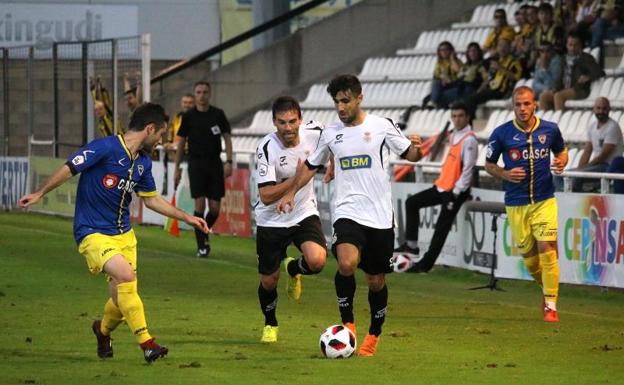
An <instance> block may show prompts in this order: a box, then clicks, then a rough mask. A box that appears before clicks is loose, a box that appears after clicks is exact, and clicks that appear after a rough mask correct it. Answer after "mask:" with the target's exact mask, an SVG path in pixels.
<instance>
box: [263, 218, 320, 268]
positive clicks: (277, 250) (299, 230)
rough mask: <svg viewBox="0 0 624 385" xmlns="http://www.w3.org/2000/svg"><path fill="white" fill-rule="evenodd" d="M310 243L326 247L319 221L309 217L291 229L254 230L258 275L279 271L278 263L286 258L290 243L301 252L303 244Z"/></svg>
mask: <svg viewBox="0 0 624 385" xmlns="http://www.w3.org/2000/svg"><path fill="white" fill-rule="evenodd" d="M307 241H312V242H314V243H318V244H319V245H321V246H323V247H325V248H326V247H327V244H326V243H325V236H324V235H323V228H322V227H321V220H320V219H319V217H318V216H317V215H311V216H309V217H307V218H305V219H303V220H302V221H301V222H299V223H298V224H296V225H295V226H291V227H264V226H258V227H257V229H256V254H257V255H258V273H260V274H263V275H270V274H273V273H275V272H276V271H277V270H279V266H280V263H281V262H282V260H283V259H284V258H286V249H287V248H288V246H289V245H290V244H291V243H294V244H295V246H297V248H298V249H299V251H301V245H302V244H303V243H304V242H307Z"/></svg>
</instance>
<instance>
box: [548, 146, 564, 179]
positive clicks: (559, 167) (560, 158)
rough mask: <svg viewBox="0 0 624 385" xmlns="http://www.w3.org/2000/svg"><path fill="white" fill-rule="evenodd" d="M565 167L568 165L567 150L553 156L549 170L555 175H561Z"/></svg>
mask: <svg viewBox="0 0 624 385" xmlns="http://www.w3.org/2000/svg"><path fill="white" fill-rule="evenodd" d="M567 165H568V151H567V150H563V151H561V152H560V153H558V154H555V157H554V159H553V163H552V167H551V170H552V171H553V172H554V173H555V174H556V175H561V173H562V172H563V169H564V168H565V166H567Z"/></svg>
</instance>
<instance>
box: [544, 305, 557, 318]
mask: <svg viewBox="0 0 624 385" xmlns="http://www.w3.org/2000/svg"><path fill="white" fill-rule="evenodd" d="M544 322H559V314H557V310H553V309H551V308H549V307H548V306H546V305H544Z"/></svg>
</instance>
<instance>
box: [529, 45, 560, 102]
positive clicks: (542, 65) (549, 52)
mask: <svg viewBox="0 0 624 385" xmlns="http://www.w3.org/2000/svg"><path fill="white" fill-rule="evenodd" d="M561 66H562V64H561V56H559V55H558V54H557V53H556V52H555V49H554V47H553V45H552V44H551V43H550V42H549V41H543V42H542V45H541V46H540V47H539V49H538V57H537V64H536V65H535V75H534V77H533V91H535V97H536V98H539V95H540V94H541V93H542V91H545V90H547V91H551V92H552V91H554V90H555V87H556V86H557V84H560V82H561Z"/></svg>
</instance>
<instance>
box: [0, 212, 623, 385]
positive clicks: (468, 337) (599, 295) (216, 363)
mask: <svg viewBox="0 0 624 385" xmlns="http://www.w3.org/2000/svg"><path fill="white" fill-rule="evenodd" d="M71 227H72V225H71V221H70V220H68V219H62V218H55V217H47V216H41V215H33V214H23V213H2V214H0V234H1V235H0V384H3V385H4V384H76V385H78V384H132V385H135V384H138V385H140V384H150V385H153V384H165V385H173V384H263V385H264V384H297V385H304V384H363V385H364V384H462V385H468V384H505V385H511V384H548V385H554V384H566V385H569V384H583V385H586V384H622V383H624V365H623V362H624V350H623V347H624V297H623V295H622V292H621V291H618V290H609V291H601V290H600V288H596V287H578V286H571V285H563V286H562V287H561V290H560V295H561V299H560V302H559V308H560V318H561V323H559V324H555V325H553V324H546V323H544V322H543V321H542V319H541V311H540V303H541V297H540V292H539V289H538V288H537V286H536V285H535V284H533V283H531V282H523V281H509V280H505V281H502V282H500V286H501V287H503V288H504V289H505V290H506V291H505V292H491V291H489V290H480V291H469V290H466V289H467V288H469V287H472V286H477V285H481V284H484V283H485V282H487V277H486V276H484V275H481V274H476V273H473V272H468V271H463V270H458V269H451V268H444V267H436V268H435V269H434V271H432V272H431V273H430V274H426V275H422V274H419V275H415V274H392V275H389V276H388V278H387V281H388V287H389V291H390V305H389V312H388V317H387V318H386V324H385V326H384V333H383V335H382V338H381V342H380V345H379V349H378V353H377V356H375V357H372V358H358V357H352V358H350V359H348V360H328V359H324V358H322V357H321V354H320V351H319V349H318V338H319V334H320V332H321V331H322V329H324V328H325V327H327V326H329V325H332V324H335V323H339V314H338V310H337V308H336V304H335V294H334V287H333V274H334V272H335V270H336V262H335V260H334V259H333V258H329V260H328V263H327V266H326V269H325V271H323V272H322V273H321V274H320V275H318V276H315V277H305V278H304V282H303V285H304V291H303V296H302V298H301V301H300V302H299V303H294V302H291V301H289V299H288V298H287V296H286V294H285V280H284V279H283V280H282V281H281V282H280V288H279V305H278V313H277V315H278V320H279V321H280V335H279V341H278V343H276V344H273V345H264V344H261V343H260V342H259V339H260V333H261V329H262V326H263V319H262V315H261V313H260V309H259V305H258V302H257V294H256V290H257V286H258V276H257V271H256V257H255V252H254V250H255V246H254V243H253V241H252V240H249V239H238V238H232V237H226V236H213V237H212V248H213V253H212V255H211V257H210V259H208V260H199V259H197V258H195V257H194V253H195V250H194V239H193V235H192V234H191V233H190V232H184V233H183V234H182V235H181V237H180V238H179V239H176V238H173V237H171V236H169V235H168V234H167V233H165V232H164V231H163V230H162V229H160V228H155V227H143V226H137V227H136V228H135V231H136V233H137V238H138V240H139V246H138V247H139V249H138V250H139V291H140V294H141V297H142V298H143V302H144V304H145V308H146V314H147V319H148V324H149V327H150V331H151V332H152V334H153V335H154V336H155V337H156V338H157V341H158V342H160V343H162V344H164V345H166V346H168V347H169V349H170V353H169V356H168V357H166V358H165V359H162V360H159V361H157V362H155V363H154V364H152V365H148V364H146V363H145V362H144V361H143V358H142V354H141V352H140V350H139V348H138V346H137V345H136V343H135V341H134V338H133V337H132V336H131V334H130V332H129V330H128V328H127V326H126V325H120V327H119V328H118V330H117V331H116V332H115V333H114V334H113V338H114V341H113V345H114V349H115V357H114V358H112V359H109V360H105V361H102V360H100V359H98V358H97V356H96V354H95V348H96V345H95V338H94V337H93V335H92V333H91V330H90V325H91V322H92V321H93V320H94V319H97V318H99V317H100V316H101V313H102V308H103V305H104V302H105V300H106V298H107V289H106V284H105V281H104V278H103V276H91V275H90V273H89V272H88V270H87V267H86V264H85V262H84V260H83V257H82V256H81V255H79V254H78V252H77V249H76V246H75V244H74V241H73V237H72V230H71ZM294 256H296V255H294ZM357 281H358V290H357V293H356V303H355V312H356V323H357V325H358V337H359V338H360V339H361V338H363V334H364V333H365V332H366V328H367V326H368V322H369V314H368V303H367V300H366V288H365V284H364V279H363V275H362V273H361V272H358V275H357Z"/></svg>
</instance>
